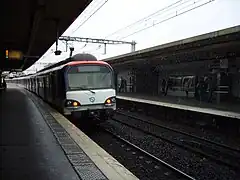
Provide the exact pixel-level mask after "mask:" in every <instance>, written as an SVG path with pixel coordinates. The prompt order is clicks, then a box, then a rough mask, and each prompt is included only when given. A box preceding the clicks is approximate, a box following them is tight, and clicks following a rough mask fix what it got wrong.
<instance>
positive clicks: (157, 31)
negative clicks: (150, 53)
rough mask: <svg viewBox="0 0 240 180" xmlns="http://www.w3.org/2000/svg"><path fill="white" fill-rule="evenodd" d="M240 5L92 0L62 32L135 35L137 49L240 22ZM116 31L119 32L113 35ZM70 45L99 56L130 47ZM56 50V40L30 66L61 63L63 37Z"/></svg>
mask: <svg viewBox="0 0 240 180" xmlns="http://www.w3.org/2000/svg"><path fill="white" fill-rule="evenodd" d="M100 7H101V8H100ZM239 7H240V0H161V1H160V0H93V1H92V3H91V4H90V5H89V6H88V7H87V8H86V9H85V11H84V12H83V13H82V14H81V15H80V16H79V17H78V18H77V19H76V20H75V22H74V23H73V24H72V25H71V26H70V27H69V28H68V29H67V30H66V32H65V33H64V34H63V35H64V36H73V37H89V38H106V39H111V40H119V39H121V40H123V41H133V40H134V41H136V42H137V45H136V50H140V49H145V48H148V47H152V46H156V45H160V44H165V43H168V42H172V41H176V40H180V39H184V38H188V37H192V36H196V35H200V34H204V33H208V32H211V31H216V30H220V29H225V28H228V27H232V26H236V25H240V11H239ZM99 8H100V9H99ZM194 8H195V9H194ZM97 9H99V10H97ZM191 9H192V10H191ZM157 11H158V12H157ZM94 12H95V14H93V13H94ZM154 12H157V13H156V14H155V15H153V16H150V18H148V19H146V20H144V21H141V22H139V23H136V24H134V25H133V26H131V27H130V28H125V29H124V27H126V26H128V25H130V24H132V23H134V22H136V21H138V20H141V19H142V18H144V17H146V16H148V15H150V14H153V13H154ZM91 14H93V15H92V16H91ZM176 15H177V16H176ZM90 16H91V17H90ZM89 17H90V18H89ZM88 18H89V19H88ZM87 19H88V20H87ZM86 20H87V21H86ZM83 22H84V23H83ZM147 27H149V28H147ZM145 28H147V29H145ZM120 29H122V30H120ZM143 29H145V30H143ZM117 30H120V31H119V32H117V33H116V34H112V33H113V32H115V31H117ZM134 33H135V34H134ZM111 34H112V35H111ZM70 45H71V46H73V47H74V48H75V51H74V53H73V54H76V53H81V52H86V53H91V54H93V55H95V56H96V57H97V58H98V59H104V58H108V57H113V56H116V55H120V54H124V53H129V52H130V51H131V46H130V45H107V53H106V54H105V55H104V54H103V52H104V49H103V46H99V44H85V43H79V42H75V43H72V44H70ZM54 49H55V44H54V45H53V46H52V47H50V48H49V50H48V51H47V52H46V53H45V54H44V55H43V56H42V57H41V58H40V59H39V61H38V62H36V63H35V65H33V66H32V67H30V68H29V69H28V70H32V69H34V70H35V69H37V70H40V69H41V68H43V66H44V64H43V63H46V62H47V63H52V62H58V61H61V60H64V59H65V58H67V57H68V56H69V52H64V51H65V45H64V44H63V43H61V42H59V49H60V50H62V51H63V52H62V54H61V55H60V56H55V55H54V53H53V51H54ZM41 63H42V64H41ZM27 72H30V71H27Z"/></svg>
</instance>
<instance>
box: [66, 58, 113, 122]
mask: <svg viewBox="0 0 240 180" xmlns="http://www.w3.org/2000/svg"><path fill="white" fill-rule="evenodd" d="M65 74H66V78H65V79H66V87H67V88H66V100H65V104H64V114H65V115H72V116H74V117H75V118H83V117H85V118H89V117H95V118H96V119H98V120H99V121H105V120H107V119H108V118H109V117H111V116H112V115H113V113H114V111H115V110H116V89H115V83H114V72H113V69H112V68H111V66H110V65H109V64H107V63H106V62H103V61H86V62H84V61H82V62H72V63H70V64H69V65H68V67H67V69H66V73H65Z"/></svg>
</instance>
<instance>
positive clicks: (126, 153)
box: [90, 130, 188, 180]
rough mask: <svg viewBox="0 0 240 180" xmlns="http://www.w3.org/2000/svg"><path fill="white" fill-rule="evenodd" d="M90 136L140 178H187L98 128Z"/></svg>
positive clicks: (152, 179)
mask: <svg viewBox="0 0 240 180" xmlns="http://www.w3.org/2000/svg"><path fill="white" fill-rule="evenodd" d="M114 134H115V133H114ZM90 137H91V138H92V139H93V140H94V141H95V142H97V143H98V144H99V145H100V146H102V147H103V148H104V149H105V150H106V151H108V152H109V153H110V154H111V155H112V156H114V157H115V158H116V159H117V160H118V161H119V162H120V163H122V164H123V165H124V166H125V167H126V168H128V169H129V170H130V171H131V172H133V173H134V174H135V175H136V176H137V177H139V178H140V179H141V180H142V179H143V180H159V179H165V180H168V179H173V180H174V179H175V180H177V179H183V180H184V179H188V178H184V177H182V176H180V175H179V174H178V173H175V171H172V170H171V169H169V168H166V167H165V166H163V165H162V164H160V163H159V162H157V161H155V160H153V159H152V158H150V157H149V156H146V155H145V154H144V153H142V152H140V151H139V150H137V149H136V148H134V147H132V146H129V145H128V144H126V143H125V142H122V141H121V140H119V139H118V138H115V137H114V136H112V135H111V134H109V133H106V132H104V131H101V130H100V131H98V132H94V133H92V134H91V135H90Z"/></svg>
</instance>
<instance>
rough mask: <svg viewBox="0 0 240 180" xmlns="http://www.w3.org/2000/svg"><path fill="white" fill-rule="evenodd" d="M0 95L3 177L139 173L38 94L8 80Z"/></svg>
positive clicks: (74, 179) (123, 179)
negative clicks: (108, 151)
mask: <svg viewBox="0 0 240 180" xmlns="http://www.w3.org/2000/svg"><path fill="white" fill-rule="evenodd" d="M0 101H1V148H0V151H1V179H3V180H18V179H19V180H20V179H24V180H43V179H44V180H54V179H56V180H79V179H82V180H105V179H112V180H118V179H119V180H127V179H128V180H129V179H130V180H135V179H138V178H137V177H135V176H134V175H133V174H132V173H131V172H130V171H128V170H127V169H126V168H125V167H124V166H123V165H121V164H120V163H119V162H118V161H117V160H115V159H114V158H113V157H112V156H111V155H109V154H108V153H107V152H106V151H105V150H103V149H102V148H101V147H100V146H98V145H97V144H96V143H95V142H93V141H92V140H91V139H90V138H89V137H87V136H86V135H85V134H84V133H83V132H82V131H81V130H79V129H78V128H77V127H76V126H74V125H73V124H72V123H71V122H69V121H68V120H67V119H66V118H65V117H64V116H62V115H61V114H59V113H58V112H56V111H55V110H54V109H52V108H51V107H50V106H48V105H47V104H46V103H44V102H43V101H42V100H41V99H39V98H38V97H37V96H35V95H34V94H32V93H30V92H28V91H26V90H25V89H23V88H20V87H17V86H15V85H13V84H8V89H7V90H6V91H4V92H1V93H0Z"/></svg>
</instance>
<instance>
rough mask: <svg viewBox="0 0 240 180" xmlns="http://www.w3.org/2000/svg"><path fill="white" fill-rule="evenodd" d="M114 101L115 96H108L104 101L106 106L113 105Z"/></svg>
mask: <svg viewBox="0 0 240 180" xmlns="http://www.w3.org/2000/svg"><path fill="white" fill-rule="evenodd" d="M114 103H116V98H115V97H111V98H108V99H107V100H106V101H105V105H106V106H113V105H114Z"/></svg>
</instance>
